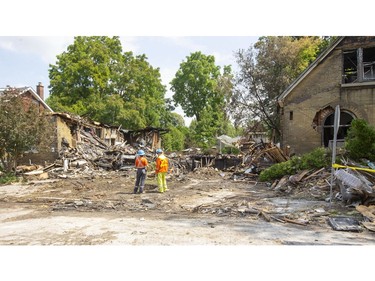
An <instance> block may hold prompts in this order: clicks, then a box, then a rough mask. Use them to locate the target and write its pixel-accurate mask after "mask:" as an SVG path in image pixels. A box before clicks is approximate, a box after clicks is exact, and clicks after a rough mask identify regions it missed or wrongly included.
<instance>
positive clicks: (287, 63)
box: [231, 36, 322, 140]
mask: <svg viewBox="0 0 375 281" xmlns="http://www.w3.org/2000/svg"><path fill="white" fill-rule="evenodd" d="M321 46H322V38H320V37H288V36H268V37H260V38H259V40H258V42H256V43H255V44H254V46H250V47H249V48H248V49H247V50H238V51H237V52H236V53H235V56H236V61H237V64H238V66H239V71H238V73H237V75H236V78H235V89H234V91H233V95H232V100H231V109H232V110H231V111H232V112H233V114H232V117H233V119H234V120H235V126H240V125H243V126H246V124H249V123H250V122H249V121H251V120H260V121H262V122H263V123H264V124H266V126H267V128H268V129H269V131H270V132H273V133H274V134H275V136H276V137H275V140H278V136H279V135H280V125H279V119H278V115H277V103H276V99H277V97H278V96H279V95H280V94H281V93H282V92H283V91H284V90H285V89H286V88H287V87H288V86H289V85H290V83H291V82H292V81H293V80H294V79H296V78H297V76H298V75H299V74H300V73H302V71H303V70H305V69H306V67H307V66H308V65H309V64H310V63H311V62H312V61H313V60H314V59H315V58H316V57H317V55H318V54H319V52H320V51H321Z"/></svg>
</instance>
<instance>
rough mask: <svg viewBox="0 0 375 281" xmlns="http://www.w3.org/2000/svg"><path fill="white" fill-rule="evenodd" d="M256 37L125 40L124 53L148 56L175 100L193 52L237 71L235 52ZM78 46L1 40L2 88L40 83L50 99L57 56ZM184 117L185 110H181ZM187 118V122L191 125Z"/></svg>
mask: <svg viewBox="0 0 375 281" xmlns="http://www.w3.org/2000/svg"><path fill="white" fill-rule="evenodd" d="M257 38H258V37H256V36H187V37H175V36H173V37H172V36H169V37H168V36H125V37H123V36H121V37H120V39H121V43H122V47H123V51H133V52H134V54H136V55H138V54H145V55H146V56H147V58H148V62H149V63H150V64H151V65H152V66H153V67H154V68H159V69H160V73H161V77H162V82H163V84H164V85H166V86H167V89H168V92H167V95H166V96H167V97H171V96H172V94H173V93H172V92H171V91H169V88H170V85H169V82H170V81H171V80H172V79H173V77H174V75H175V73H176V71H177V70H178V68H179V66H180V63H181V62H182V61H184V60H186V57H187V56H189V55H190V54H191V53H192V52H196V51H201V52H202V53H204V54H206V55H213V56H215V61H216V64H217V65H219V66H224V65H228V64H230V65H232V66H233V67H235V65H236V63H235V57H234V52H235V51H237V50H239V49H247V48H248V47H249V46H250V45H252V44H254V43H255V42H256V41H257ZM73 42H74V37H73V36H67V37H63V36H0V88H3V87H5V86H7V85H10V86H15V87H19V86H31V87H32V88H34V89H35V88H36V85H37V84H38V83H39V82H42V84H43V85H44V86H45V88H44V89H45V98H47V97H48V94H49V90H48V86H49V77H48V70H49V65H50V64H55V63H56V55H58V54H61V53H62V52H64V51H66V50H67V46H68V45H70V44H72V43H73ZM176 112H178V113H179V114H181V115H183V112H182V111H181V109H179V110H177V111H176ZM189 120H190V119H189V118H186V122H187V123H188V122H189Z"/></svg>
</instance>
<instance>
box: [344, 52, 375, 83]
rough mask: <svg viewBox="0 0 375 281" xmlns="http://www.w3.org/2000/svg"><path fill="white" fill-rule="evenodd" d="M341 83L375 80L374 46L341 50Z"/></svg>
mask: <svg viewBox="0 0 375 281" xmlns="http://www.w3.org/2000/svg"><path fill="white" fill-rule="evenodd" d="M343 61H344V65H343V69H344V73H343V83H356V82H366V81H375V47H372V48H358V49H356V50H348V51H344V52H343Z"/></svg>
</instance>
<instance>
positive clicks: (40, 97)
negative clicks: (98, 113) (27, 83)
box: [0, 83, 165, 165]
mask: <svg viewBox="0 0 375 281" xmlns="http://www.w3.org/2000/svg"><path fill="white" fill-rule="evenodd" d="M36 89H37V90H36V91H34V90H33V89H32V88H31V87H23V88H17V90H19V92H20V95H22V98H23V99H24V102H25V106H27V105H28V104H30V103H34V104H37V105H38V107H39V108H40V111H43V110H45V111H46V112H47V115H48V116H50V117H51V118H52V121H53V123H54V127H55V133H56V136H55V141H54V142H53V143H52V144H51V149H50V151H48V152H38V151H36V150H32V151H28V152H26V153H25V154H24V157H23V158H22V159H20V160H19V161H18V163H19V164H30V163H32V164H39V165H44V164H46V163H53V162H54V161H55V160H56V159H58V158H59V157H60V155H59V152H60V151H61V149H62V148H63V147H64V146H67V147H71V148H77V146H78V145H79V144H80V143H83V142H85V141H87V140H89V139H90V140H91V141H92V142H94V143H96V144H97V145H98V146H100V147H101V148H103V149H105V148H107V147H110V146H113V145H116V144H119V143H123V142H126V143H128V144H130V145H133V144H137V145H138V144H140V145H142V144H143V145H147V146H148V147H150V148H151V149H154V148H155V147H160V142H161V139H160V135H161V133H163V132H164V131H165V130H162V129H158V128H145V129H142V130H124V129H121V127H119V126H112V125H107V124H102V123H99V122H96V121H92V120H90V119H88V118H83V117H81V116H77V115H72V114H68V113H61V112H54V111H53V110H52V109H51V108H50V107H49V106H48V105H47V104H46V103H45V102H44V86H43V85H42V84H41V83H39V84H38V85H37V87H36ZM4 90H5V89H4ZM1 91H2V89H0V93H1Z"/></svg>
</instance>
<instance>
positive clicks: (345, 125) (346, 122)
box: [322, 111, 355, 147]
mask: <svg viewBox="0 0 375 281" xmlns="http://www.w3.org/2000/svg"><path fill="white" fill-rule="evenodd" d="M354 118H355V116H354V115H353V114H352V113H350V112H347V111H341V112H340V126H339V129H338V131H337V139H338V140H343V139H345V137H346V135H347V133H348V129H349V128H350V125H351V123H352V120H353V119H354ZM334 122H335V113H334V112H333V113H331V114H330V115H328V116H327V118H326V120H325V121H324V125H323V136H322V140H323V143H324V146H325V147H328V146H329V141H330V140H333V134H334Z"/></svg>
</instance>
